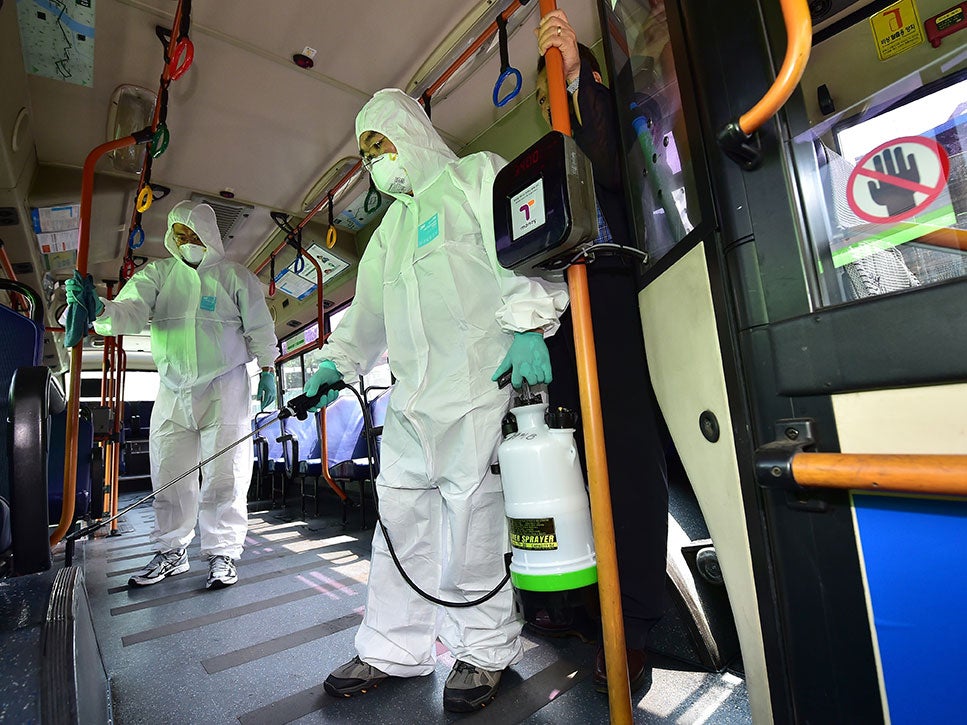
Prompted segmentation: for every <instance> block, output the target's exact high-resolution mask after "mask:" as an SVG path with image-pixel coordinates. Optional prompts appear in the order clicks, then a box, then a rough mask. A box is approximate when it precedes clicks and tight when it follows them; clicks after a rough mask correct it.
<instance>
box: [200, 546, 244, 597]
mask: <svg viewBox="0 0 967 725" xmlns="http://www.w3.org/2000/svg"><path fill="white" fill-rule="evenodd" d="M237 581H238V572H237V571H235V562H233V561H232V557H230V556H225V555H224V554H212V555H210V556H209V557H208V581H207V582H205V589H224V588H225V587H230V586H231V585H232V584H234V583H235V582H237Z"/></svg>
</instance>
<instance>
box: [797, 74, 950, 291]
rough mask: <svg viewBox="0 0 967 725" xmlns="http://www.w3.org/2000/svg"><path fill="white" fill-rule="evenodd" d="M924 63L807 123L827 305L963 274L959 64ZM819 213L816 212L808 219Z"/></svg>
mask: <svg viewBox="0 0 967 725" xmlns="http://www.w3.org/2000/svg"><path fill="white" fill-rule="evenodd" d="M937 70H938V67H934V68H924V69H922V71H921V72H919V73H915V74H913V75H910V76H907V77H905V78H903V79H901V80H900V81H898V82H897V83H894V84H893V85H891V86H888V87H887V88H885V89H883V90H882V91H880V92H878V93H876V94H875V95H874V96H873V97H871V98H868V99H866V100H864V101H863V102H861V103H859V104H856V105H854V106H853V107H852V108H850V109H848V110H846V111H844V112H843V113H841V114H839V115H838V116H836V117H834V118H832V119H829V120H826V121H825V122H823V123H820V124H817V125H815V126H814V127H813V128H811V129H810V130H809V131H808V132H806V133H804V134H801V135H800V136H799V137H798V138H797V141H799V142H802V143H806V144H810V145H811V146H812V148H813V150H814V153H815V158H816V163H817V168H818V170H819V173H818V175H816V176H817V177H818V178H817V179H816V180H815V181H814V183H815V184H816V185H817V186H818V187H820V188H819V189H818V190H817V191H816V196H817V197H819V198H821V200H822V201H821V203H820V204H819V206H820V207H821V208H822V211H823V212H824V213H823V215H822V216H820V215H818V214H813V215H812V217H813V218H810V219H809V222H810V232H811V236H812V240H813V245H814V247H815V255H816V268H817V274H818V277H819V279H820V280H821V284H820V288H821V291H822V302H823V304H825V305H832V304H839V303H841V302H848V301H851V300H856V299H862V298H866V297H873V296H876V295H881V294H886V293H889V292H901V291H904V290H909V289H913V288H916V287H920V286H922V285H927V284H932V283H937V282H942V281H944V280H947V279H953V278H956V277H962V276H964V275H965V274H967V259H965V254H967V154H965V151H967V102H965V100H964V99H965V98H967V70H959V71H956V72H953V73H949V74H947V75H946V76H944V77H941V78H940V79H939V80H936V81H933V82H931V83H926V84H924V83H923V82H922V81H921V79H922V78H935V77H937V75H938V74H937V73H936V71H937ZM815 217H819V218H815Z"/></svg>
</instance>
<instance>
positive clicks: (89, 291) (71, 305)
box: [64, 269, 104, 347]
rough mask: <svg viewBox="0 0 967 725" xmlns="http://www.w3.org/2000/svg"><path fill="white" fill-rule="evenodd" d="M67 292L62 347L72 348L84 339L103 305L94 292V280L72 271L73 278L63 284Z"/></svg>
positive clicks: (102, 309)
mask: <svg viewBox="0 0 967 725" xmlns="http://www.w3.org/2000/svg"><path fill="white" fill-rule="evenodd" d="M64 286H65V288H66V291H67V304H68V308H67V321H66V322H65V323H64V347H74V346H75V345H76V344H77V343H79V342H80V341H81V340H83V339H84V336H85V335H87V330H88V328H89V327H90V326H91V324H93V322H94V320H95V319H96V318H97V316H98V315H100V314H101V312H103V311H104V303H103V302H101V300H100V299H99V298H98V296H97V294H96V293H95V292H94V278H93V277H91V275H87V277H86V278H83V277H81V274H80V272H78V271H77V270H76V269H75V270H74V276H73V277H71V278H70V279H68V280H67V282H66V283H65V285H64Z"/></svg>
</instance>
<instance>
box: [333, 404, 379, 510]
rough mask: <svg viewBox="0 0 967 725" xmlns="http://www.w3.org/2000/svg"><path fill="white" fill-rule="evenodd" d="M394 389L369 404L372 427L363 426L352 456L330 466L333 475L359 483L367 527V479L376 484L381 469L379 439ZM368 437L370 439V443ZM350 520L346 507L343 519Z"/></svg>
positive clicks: (339, 478)
mask: <svg viewBox="0 0 967 725" xmlns="http://www.w3.org/2000/svg"><path fill="white" fill-rule="evenodd" d="M389 397H390V390H387V391H386V392H384V393H382V394H381V395H380V396H379V397H378V398H376V399H375V400H374V401H372V402H371V403H370V404H369V415H370V420H371V421H372V426H373V427H372V428H371V429H370V430H369V431H367V430H365V428H363V427H360V429H359V435H358V436H357V437H356V441H355V444H354V446H353V449H352V451H351V452H350V454H349V457H348V458H345V459H343V460H341V461H339V462H338V463H336V464H335V465H332V466H330V468H329V473H330V475H331V476H332V477H333V479H335V480H337V481H342V482H345V483H347V484H348V483H358V484H359V504H360V523H361V525H362V527H363V528H365V527H366V507H365V503H366V483H367V482H369V483H370V485H375V478H376V476H377V475H378V473H379V443H380V436H381V435H382V432H383V422H384V421H385V420H386V409H387V408H388V407H389ZM367 440H368V443H367ZM370 451H372V456H373V459H372V469H370ZM345 522H346V510H345V509H343V523H345Z"/></svg>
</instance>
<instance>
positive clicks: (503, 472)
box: [497, 403, 598, 592]
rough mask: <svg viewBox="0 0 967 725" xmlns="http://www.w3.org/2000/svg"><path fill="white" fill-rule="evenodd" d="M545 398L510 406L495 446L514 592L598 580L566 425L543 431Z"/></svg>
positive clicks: (570, 432) (585, 499)
mask: <svg viewBox="0 0 967 725" xmlns="http://www.w3.org/2000/svg"><path fill="white" fill-rule="evenodd" d="M546 410H547V404H546V403H540V404H537V405H524V406H521V407H517V408H512V409H511V413H513V414H514V416H515V417H516V418H517V432H516V433H511V434H510V435H508V436H507V437H506V438H505V439H504V442H503V443H501V445H500V448H499V449H498V451H497V457H498V460H499V461H500V477H501V480H502V483H503V488H504V504H505V508H506V513H507V523H508V527H509V529H510V543H511V547H512V549H513V560H512V561H511V564H510V577H511V581H512V582H513V584H514V586H515V587H517V588H518V589H523V590H527V591H535V592H556V591H565V590H568V589H578V588H580V587H584V586H588V585H589V584H594V583H595V582H596V581H597V580H598V570H597V564H596V561H595V556H594V536H593V533H592V530H591V511H590V508H589V505H588V495H587V491H586V490H585V488H584V477H583V476H582V474H581V463H580V461H579V459H578V452H577V446H576V445H575V443H574V429H573V428H549V427H548V426H547V424H546V423H545V422H544V413H545V411H546Z"/></svg>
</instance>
